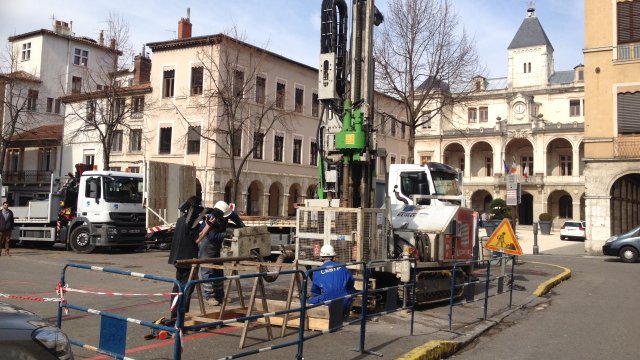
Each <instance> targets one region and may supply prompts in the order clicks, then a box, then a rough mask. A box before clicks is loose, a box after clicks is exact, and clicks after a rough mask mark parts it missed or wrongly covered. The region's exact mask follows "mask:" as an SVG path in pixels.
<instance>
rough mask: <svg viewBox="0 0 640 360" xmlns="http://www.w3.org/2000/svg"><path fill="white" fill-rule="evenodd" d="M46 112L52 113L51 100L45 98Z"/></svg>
mask: <svg viewBox="0 0 640 360" xmlns="http://www.w3.org/2000/svg"><path fill="white" fill-rule="evenodd" d="M47 112H48V113H50V112H53V98H47Z"/></svg>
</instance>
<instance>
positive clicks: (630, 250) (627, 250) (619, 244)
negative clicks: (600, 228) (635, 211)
mask: <svg viewBox="0 0 640 360" xmlns="http://www.w3.org/2000/svg"><path fill="white" fill-rule="evenodd" d="M602 252H603V253H604V254H605V255H609V256H619V257H620V259H622V261H624V262H626V263H633V262H636V261H638V254H639V253H640V226H638V227H635V228H633V229H632V230H629V231H628V232H626V233H624V234H622V235H616V236H612V237H610V238H609V239H608V240H607V242H606V243H605V244H604V246H603V247H602Z"/></svg>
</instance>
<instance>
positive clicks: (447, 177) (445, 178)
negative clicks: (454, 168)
mask: <svg viewBox="0 0 640 360" xmlns="http://www.w3.org/2000/svg"><path fill="white" fill-rule="evenodd" d="M431 178H432V179H433V186H434V187H435V188H436V194H437V195H460V187H459V185H458V175H457V174H455V173H450V172H442V171H432V172H431Z"/></svg>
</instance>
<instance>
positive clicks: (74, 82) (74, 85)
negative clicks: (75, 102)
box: [71, 76, 82, 94]
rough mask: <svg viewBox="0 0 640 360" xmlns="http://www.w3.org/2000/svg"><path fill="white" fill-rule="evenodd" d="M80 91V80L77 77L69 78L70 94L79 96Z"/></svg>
mask: <svg viewBox="0 0 640 360" xmlns="http://www.w3.org/2000/svg"><path fill="white" fill-rule="evenodd" d="M80 91H82V78H81V77H79V76H72V77H71V93H72V94H80Z"/></svg>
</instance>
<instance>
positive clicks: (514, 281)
mask: <svg viewBox="0 0 640 360" xmlns="http://www.w3.org/2000/svg"><path fill="white" fill-rule="evenodd" d="M515 266H516V257H515V255H514V256H512V257H511V289H510V291H509V308H511V304H512V303H513V286H514V285H515V284H516V279H515V278H514V277H513V272H514V268H515Z"/></svg>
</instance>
